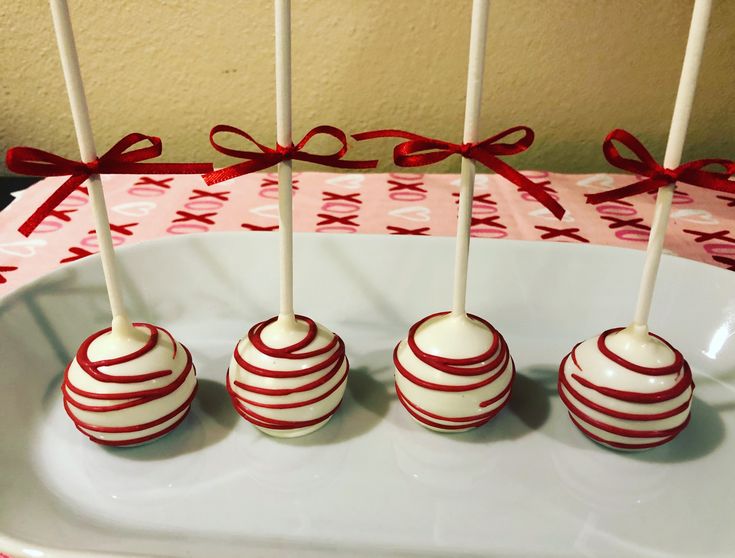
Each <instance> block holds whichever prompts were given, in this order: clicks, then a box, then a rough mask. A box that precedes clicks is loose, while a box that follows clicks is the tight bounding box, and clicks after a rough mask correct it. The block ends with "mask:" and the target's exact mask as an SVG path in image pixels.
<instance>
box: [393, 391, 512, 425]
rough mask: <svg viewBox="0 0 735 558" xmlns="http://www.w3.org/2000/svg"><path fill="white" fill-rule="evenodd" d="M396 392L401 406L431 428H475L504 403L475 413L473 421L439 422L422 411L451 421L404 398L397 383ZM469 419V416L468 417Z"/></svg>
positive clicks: (492, 415)
mask: <svg viewBox="0 0 735 558" xmlns="http://www.w3.org/2000/svg"><path fill="white" fill-rule="evenodd" d="M396 394H397V395H398V400H399V401H400V402H401V404H402V405H403V407H404V408H405V409H406V410H407V411H408V412H409V414H410V415H411V416H412V417H413V418H415V419H416V420H417V421H419V422H421V423H423V424H425V425H427V426H431V427H432V428H437V429H439V430H465V429H468V428H477V427H478V426H482V425H483V424H485V423H486V422H488V421H489V420H490V419H491V418H493V417H494V416H495V415H497V414H498V413H499V412H500V410H501V409H502V408H503V407H504V406H505V404H503V405H500V406H499V407H498V408H497V409H493V410H492V411H490V412H488V413H483V414H481V415H477V417H480V418H479V419H478V420H475V421H471V420H470V421H468V422H464V423H461V424H442V423H439V422H434V421H433V420H430V419H428V418H426V417H425V416H423V414H421V413H424V414H426V415H427V416H431V417H434V418H436V419H439V420H445V421H448V422H451V421H452V419H451V418H447V417H442V416H440V415H434V414H430V413H428V411H426V410H425V409H422V408H421V407H418V406H417V405H415V404H414V403H412V402H411V401H410V400H409V399H408V398H406V397H405V396H404V395H403V393H402V392H401V390H400V389H399V388H398V385H396ZM468 418H470V419H471V417H468Z"/></svg>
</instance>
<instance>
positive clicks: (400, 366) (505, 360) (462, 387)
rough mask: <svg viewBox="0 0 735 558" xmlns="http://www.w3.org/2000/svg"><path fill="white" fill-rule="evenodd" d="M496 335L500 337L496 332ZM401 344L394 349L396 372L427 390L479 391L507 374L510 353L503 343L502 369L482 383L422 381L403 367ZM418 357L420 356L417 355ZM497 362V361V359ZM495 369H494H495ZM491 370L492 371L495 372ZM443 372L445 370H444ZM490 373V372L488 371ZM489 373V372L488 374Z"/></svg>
mask: <svg viewBox="0 0 735 558" xmlns="http://www.w3.org/2000/svg"><path fill="white" fill-rule="evenodd" d="M496 335H498V336H499V335H500V334H499V333H497V332H496ZM400 345H401V344H400V343H399V344H398V345H396V347H395V348H394V349H393V364H395V366H396V370H398V372H399V373H400V374H401V376H403V377H404V378H406V379H407V380H408V381H409V382H411V383H412V384H416V385H417V386H421V387H423V388H426V389H434V390H437V391H452V392H457V391H472V390H473V389H478V388H481V387H484V386H487V385H490V384H492V383H493V382H494V381H495V380H497V379H498V378H499V377H500V376H501V375H502V374H503V372H505V367H506V366H507V365H508V360H509V359H510V353H509V352H508V346H507V345H506V344H505V342H503V344H502V345H501V347H500V354H502V355H503V361H502V363H501V365H500V367H499V368H498V369H497V372H495V374H493V375H492V376H489V377H488V378H486V379H484V380H482V381H480V382H475V383H474V384H463V385H458V386H456V385H446V384H437V383H434V382H428V381H426V380H422V379H421V378H419V377H417V376H415V375H413V374H411V372H409V371H408V369H407V368H406V367H405V366H403V364H402V363H401V361H400V360H399V359H398V347H399V346H400ZM417 356H418V355H417ZM496 360H497V359H496ZM427 364H429V363H427ZM493 369H494V368H493ZM493 369H491V370H493ZM442 371H443V370H442ZM488 372H489V371H488ZM486 373H487V372H486Z"/></svg>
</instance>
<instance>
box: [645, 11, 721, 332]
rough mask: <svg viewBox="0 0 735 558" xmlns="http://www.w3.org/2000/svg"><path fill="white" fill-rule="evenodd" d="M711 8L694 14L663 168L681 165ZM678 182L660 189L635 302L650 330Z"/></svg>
mask: <svg viewBox="0 0 735 558" xmlns="http://www.w3.org/2000/svg"><path fill="white" fill-rule="evenodd" d="M711 7H712V2H711V0H696V2H695V3H694V11H693V13H692V22H691V26H690V27H689V39H688V40H687V47H686V53H685V54H684V64H683V66H682V70H681V78H680V79H679V90H678V92H677V94H676V103H675V105H674V115H673V117H672V119H671V128H670V130H669V139H668V141H667V143H666V154H665V155H664V167H666V168H667V169H670V168H674V167H677V166H679V163H680V162H681V152H682V150H683V149H684V138H685V137H686V133H687V127H688V125H689V116H690V114H691V112H692V103H693V102H694V91H695V89H696V87H697V77H698V75H699V66H700V63H701V62H702V51H703V50H704V40H705V37H706V36H707V24H708V23H709V14H710V9H711ZM674 189H675V185H674V184H672V185H670V186H666V187H664V188H660V189H659V191H658V197H657V198H656V208H655V211H654V215H653V222H652V224H651V235H650V237H649V239H648V248H647V249H646V260H645V263H644V265H643V277H642V278H641V284H640V288H639V291H638V303H637V304H636V309H635V317H634V319H633V325H634V326H636V327H638V328H642V329H644V330H646V331H647V328H648V316H649V314H650V312H651V300H652V298H653V290H654V288H655V286H656V274H657V273H658V266H659V263H660V262H661V253H662V251H663V247H664V238H665V237H666V227H667V225H668V221H669V212H670V211H671V202H672V200H673V197H674Z"/></svg>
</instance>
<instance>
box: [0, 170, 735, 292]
mask: <svg viewBox="0 0 735 558" xmlns="http://www.w3.org/2000/svg"><path fill="white" fill-rule="evenodd" d="M525 174H526V175H527V176H528V177H529V178H531V179H532V180H534V181H535V182H542V183H547V184H546V186H545V187H546V188H547V189H548V190H549V192H551V193H552V195H554V196H555V197H557V198H558V199H559V200H560V202H561V204H562V205H563V206H564V207H565V208H566V209H567V214H566V215H565V217H564V219H563V221H557V220H556V219H555V218H554V217H553V216H552V215H551V214H550V213H549V212H548V211H547V210H546V209H545V208H544V207H543V206H541V205H540V204H539V203H537V202H536V201H535V200H534V199H533V198H531V197H530V196H529V195H528V194H524V193H521V192H518V190H517V189H516V188H515V187H514V186H513V185H512V184H510V183H509V182H508V181H506V180H505V179H503V178H502V177H499V176H497V175H487V174H480V175H477V181H476V187H475V198H474V204H473V219H472V229H471V231H472V235H473V236H474V237H484V238H510V239H526V240H545V241H559V242H581V243H593V244H606V245H615V246H625V247H629V248H636V249H644V248H645V246H646V240H647V237H648V232H649V227H648V225H649V224H650V221H651V216H652V213H653V206H654V201H655V194H644V195H639V196H636V197H633V198H628V199H626V200H621V201H617V202H608V203H603V204H599V205H597V206H592V205H589V204H586V203H585V198H584V194H586V193H591V192H598V191H602V190H605V189H609V188H613V187H619V186H623V185H625V184H628V183H630V182H631V181H632V180H634V179H633V177H631V176H630V175H622V174H605V173H598V174H577V175H570V174H555V173H548V172H543V171H527V172H525ZM63 181H64V177H51V178H46V179H43V180H41V181H39V182H37V183H36V184H33V185H32V186H30V187H28V188H26V189H24V190H19V191H16V192H13V194H12V195H13V196H14V197H15V199H14V201H13V202H12V203H11V204H10V205H9V206H8V207H7V208H5V209H4V210H3V211H2V212H0V295H6V294H8V293H10V292H12V291H13V290H15V289H17V288H18V287H20V286H21V285H23V284H25V283H28V282H29V281H32V280H33V279H35V278H37V277H40V276H41V275H44V274H46V273H48V272H50V271H52V270H54V269H56V268H58V267H59V266H62V265H64V264H66V263H68V262H72V261H75V260H78V259H80V258H84V257H86V256H88V255H90V254H93V253H95V252H96V251H97V241H96V237H95V234H94V231H92V230H91V229H92V216H91V207H90V203H89V199H88V197H87V195H86V193H85V192H84V191H83V190H80V191H77V192H74V193H73V194H72V195H71V196H69V197H68V198H67V199H66V200H64V201H63V202H62V203H61V204H60V205H59V207H58V208H57V209H56V211H55V212H54V213H53V214H52V215H51V216H49V217H48V218H47V219H45V220H44V222H43V223H42V224H41V225H40V226H39V227H38V229H37V230H36V231H35V232H34V233H33V234H32V235H31V236H30V237H29V238H25V237H24V236H22V235H21V234H20V233H19V232H18V231H17V229H18V227H19V226H20V224H21V223H22V222H23V221H24V220H25V219H26V218H27V217H28V216H29V215H30V214H31V213H32V212H33V210H34V209H35V208H36V207H38V205H40V203H41V202H42V201H43V200H44V199H46V198H47V197H48V196H49V195H50V194H51V192H53V191H54V189H55V188H56V187H58V186H59V185H60V184H61V183H62V182H63ZM103 181H104V184H105V194H106V199H107V204H108V212H109V215H110V223H111V226H112V232H113V241H114V243H115V245H116V246H121V245H130V244H134V243H137V242H140V241H144V240H148V239H152V238H157V237H161V236H166V235H180V234H188V233H203V232H208V231H227V230H249V231H273V230H276V229H277V226H278V225H277V224H278V206H277V203H278V200H277V193H278V192H277V182H276V175H275V174H273V173H269V174H265V173H258V174H252V175H247V176H243V177H239V178H237V179H235V180H232V181H230V182H226V183H222V184H218V185H216V186H211V187H210V186H206V185H205V184H204V182H203V181H202V180H201V178H200V177H199V176H133V175H115V176H103ZM14 184H17V185H22V186H24V185H25V184H23V183H21V182H15V183H14ZM458 184H459V177H458V176H457V175H448V174H447V175H442V174H417V173H390V174H336V173H321V172H305V173H296V174H295V175H294V188H295V192H294V229H295V230H296V231H301V232H314V231H317V232H333V233H364V234H393V235H402V234H411V235H422V236H450V235H453V234H454V233H455V230H456V219H455V217H456V202H457V196H458ZM733 207H735V196H732V195H727V194H721V193H718V192H714V191H709V190H704V189H701V188H695V187H692V186H687V185H685V186H683V187H680V188H679V189H677V192H676V195H675V199H674V206H673V208H672V213H671V220H670V222H669V228H668V233H667V238H666V250H667V252H668V253H670V254H675V255H678V256H681V257H685V258H689V259H693V260H698V261H701V262H705V263H708V264H712V265H716V266H720V267H724V268H727V269H731V270H735V212H734V211H733V210H732V208H733Z"/></svg>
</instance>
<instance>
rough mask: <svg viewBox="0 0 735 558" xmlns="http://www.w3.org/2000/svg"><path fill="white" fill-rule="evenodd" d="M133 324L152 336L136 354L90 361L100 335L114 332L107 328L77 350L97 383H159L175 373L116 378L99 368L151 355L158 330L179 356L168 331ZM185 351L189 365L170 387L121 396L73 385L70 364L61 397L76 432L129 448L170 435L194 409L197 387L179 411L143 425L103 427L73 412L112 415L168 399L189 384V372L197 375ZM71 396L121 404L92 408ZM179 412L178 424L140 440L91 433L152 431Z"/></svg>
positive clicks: (124, 393)
mask: <svg viewBox="0 0 735 558" xmlns="http://www.w3.org/2000/svg"><path fill="white" fill-rule="evenodd" d="M133 325H134V326H136V327H143V328H145V329H147V330H148V332H149V337H148V339H147V341H146V342H145V343H144V344H143V346H142V347H141V348H140V349H137V350H135V351H133V352H132V353H128V354H126V355H122V356H120V357H116V358H112V359H106V360H98V361H92V360H91V359H90V358H89V354H88V352H89V347H90V346H91V345H92V343H93V342H94V341H95V340H96V339H98V338H99V337H100V336H102V335H104V334H105V333H108V332H109V331H110V330H111V328H107V329H104V330H101V331H98V332H96V333H94V334H93V335H91V336H89V337H88V338H87V339H85V340H84V342H83V343H82V345H81V346H80V347H79V350H78V351H77V355H76V360H77V363H78V364H79V366H80V368H81V369H82V370H83V371H84V372H85V373H86V374H88V375H89V376H90V377H92V378H94V379H95V380H97V381H100V382H105V383H110V384H131V383H142V382H146V381H150V380H159V379H160V378H163V377H167V376H171V375H172V374H173V371H172V370H165V371H153V372H144V373H142V374H136V375H131V376H115V375H111V374H107V373H103V372H101V371H100V368H101V367H103V366H104V367H109V366H115V365H118V364H124V363H127V362H132V361H134V360H136V359H138V358H140V357H142V356H143V355H145V354H146V353H148V352H150V351H151V350H153V348H155V347H156V345H157V343H158V335H159V334H158V332H159V331H162V332H163V333H164V334H165V335H166V336H167V337H168V338H169V339H170V341H171V347H172V348H171V358H172V359H174V358H175V357H176V355H177V343H176V341H175V340H174V338H173V337H172V336H171V334H170V333H169V332H168V331H166V330H165V329H163V328H160V327H157V326H154V325H151V324H147V323H140V322H139V323H134V324H133ZM184 351H185V352H186V364H185V365H184V368H183V369H182V371H181V373H180V374H179V375H178V376H177V377H176V378H174V379H173V381H171V382H170V383H169V384H167V385H165V386H161V387H155V388H152V389H133V390H131V391H125V392H121V393H94V392H90V391H86V390H83V389H81V388H78V387H76V386H75V385H74V384H72V383H71V381H70V379H69V368H70V366H71V364H69V365H68V366H67V367H66V370H65V371H64V381H63V383H62V385H61V393H62V397H63V401H64V410H65V411H66V414H67V415H68V416H69V418H71V420H72V421H73V422H74V425H75V426H76V428H77V430H79V431H80V432H82V433H83V434H85V435H86V436H88V437H89V439H90V440H92V441H93V442H96V443H98V444H102V445H107V446H128V445H135V444H141V443H143V442H147V441H150V440H153V439H155V438H158V437H160V436H163V435H164V434H167V433H168V432H170V431H171V430H173V429H174V428H175V427H176V426H177V425H178V424H179V423H180V422H181V421H182V420H183V419H184V417H185V416H186V414H187V413H188V411H189V407H190V406H191V402H192V401H193V399H194V396H195V394H196V391H197V386H196V384H195V386H194V389H193V390H192V392H191V394H189V396H188V397H187V399H186V401H185V402H184V403H183V404H182V405H180V406H179V407H177V408H176V409H174V410H173V411H171V412H169V413H167V414H166V415H164V416H162V417H157V418H154V419H153V420H150V421H147V422H144V423H138V424H131V425H127V426H115V427H113V426H100V425H95V424H92V423H89V422H83V421H81V420H80V419H79V418H77V417H76V415H75V414H74V409H78V410H80V411H86V412H92V413H109V412H114V411H121V410H124V409H129V408H132V407H137V406H139V405H144V404H147V403H151V402H153V401H156V400H158V399H161V398H163V397H166V396H167V395H169V394H171V393H173V392H174V391H176V390H177V389H178V388H179V387H180V386H181V385H182V384H183V383H184V382H185V381H186V379H187V377H188V376H189V374H190V373H193V374H196V370H195V368H194V364H193V361H192V358H191V353H190V352H189V350H188V349H187V348H186V347H184ZM158 383H160V382H158ZM72 394H76V395H79V396H81V397H85V398H88V399H93V400H97V401H105V402H111V401H120V403H117V404H113V405H89V404H86V403H81V402H79V401H76V400H75V399H74V398H73V396H72ZM180 413H183V415H182V416H181V417H180V419H178V420H177V421H176V422H175V423H173V424H171V425H169V426H167V427H166V428H164V429H163V430H160V431H158V432H155V433H153V434H150V435H146V436H142V437H138V438H128V439H124V440H104V439H102V438H98V437H96V436H94V434H90V432H89V431H91V432H94V433H109V434H113V433H114V434H120V433H134V432H142V431H144V430H147V429H149V428H154V427H155V426H159V425H161V424H164V423H166V422H167V421H169V420H171V419H172V418H174V417H175V416H177V415H178V414H180Z"/></svg>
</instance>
